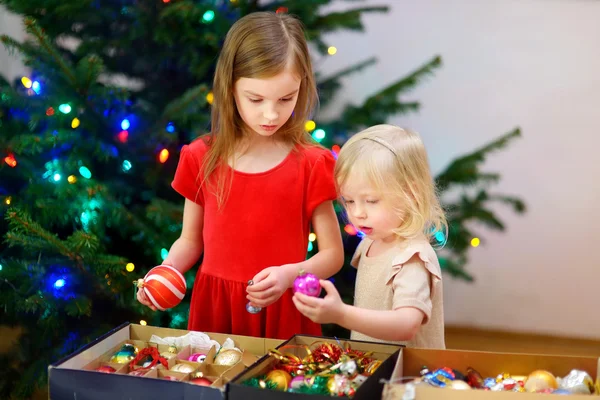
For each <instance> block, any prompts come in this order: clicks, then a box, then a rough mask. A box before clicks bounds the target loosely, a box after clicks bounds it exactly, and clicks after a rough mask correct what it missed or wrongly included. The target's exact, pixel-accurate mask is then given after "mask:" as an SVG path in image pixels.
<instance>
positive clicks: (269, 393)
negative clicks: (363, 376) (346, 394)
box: [227, 335, 401, 400]
mask: <svg viewBox="0 0 600 400" xmlns="http://www.w3.org/2000/svg"><path fill="white" fill-rule="evenodd" d="M322 343H333V344H337V345H340V346H341V347H342V348H347V346H350V347H351V348H352V349H353V350H359V351H364V352H371V353H372V354H371V356H370V357H372V358H374V359H378V360H382V361H383V362H382V364H381V365H380V366H379V367H378V368H377V370H375V372H374V373H373V375H371V376H370V377H369V378H368V379H367V380H365V381H364V382H363V383H362V385H361V386H360V387H359V389H358V390H357V391H356V394H355V395H354V397H353V398H354V399H355V400H366V399H369V400H372V399H379V398H381V392H382V390H383V384H382V383H381V381H382V379H384V378H389V377H390V376H391V374H392V371H393V369H394V366H395V364H396V360H397V357H398V351H399V349H400V348H401V346H399V345H395V344H383V343H371V342H363V341H356V340H337V339H335V338H325V337H318V336H308V335H295V336H294V337H292V338H291V339H290V340H288V341H286V342H284V343H282V344H281V345H279V346H277V350H280V351H281V353H284V354H285V353H287V354H293V355H296V356H298V357H300V358H304V357H306V355H307V354H306V350H305V349H304V348H303V346H308V347H309V348H311V349H313V345H316V344H322ZM277 362H278V360H277V359H276V358H275V357H273V356H271V355H267V356H265V357H263V358H261V359H260V360H258V361H257V362H256V363H255V364H254V365H252V366H251V367H250V368H248V369H246V370H244V371H243V372H242V373H241V374H239V375H238V376H236V377H235V378H233V380H231V381H230V382H229V385H228V389H227V398H228V399H230V400H249V399H260V400H281V399H284V400H285V399H287V400H325V399H331V396H322V395H315V394H302V393H291V392H281V391H277V390H269V389H260V388H256V387H250V386H246V385H244V384H243V382H244V381H246V380H248V379H250V378H253V377H258V376H261V375H264V374H265V373H266V372H267V371H269V370H270V369H272V367H273V366H274V365H275V364H276V363H277Z"/></svg>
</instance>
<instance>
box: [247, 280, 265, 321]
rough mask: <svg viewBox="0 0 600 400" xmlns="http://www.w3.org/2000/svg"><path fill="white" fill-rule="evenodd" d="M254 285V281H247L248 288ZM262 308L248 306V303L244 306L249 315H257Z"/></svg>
mask: <svg viewBox="0 0 600 400" xmlns="http://www.w3.org/2000/svg"><path fill="white" fill-rule="evenodd" d="M252 285H254V281H253V280H252V279H250V280H249V281H248V286H252ZM261 310H262V308H261V307H255V306H253V305H252V304H250V302H248V304H246V311H248V312H249V313H250V314H258V313H259V312H261Z"/></svg>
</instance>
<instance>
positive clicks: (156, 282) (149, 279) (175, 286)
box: [136, 265, 187, 311]
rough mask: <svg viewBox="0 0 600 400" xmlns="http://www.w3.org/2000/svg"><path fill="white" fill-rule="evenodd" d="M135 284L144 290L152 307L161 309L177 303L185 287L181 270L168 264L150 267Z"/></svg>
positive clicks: (182, 295)
mask: <svg viewBox="0 0 600 400" xmlns="http://www.w3.org/2000/svg"><path fill="white" fill-rule="evenodd" d="M136 284H137V287H138V288H141V289H143V290H144V293H145V294H146V296H147V297H148V299H149V300H150V302H151V303H152V304H153V305H154V307H156V308H157V309H159V310H161V311H164V310H166V309H168V308H173V307H175V306H176V305H177V304H179V303H180V302H181V300H183V297H184V296H185V291H186V289H187V286H186V283H185V278H184V277H183V275H182V274H181V272H179V271H178V270H176V269H175V268H173V267H171V266H170V265H159V266H156V267H154V268H152V269H151V270H150V271H148V273H147V274H146V276H145V277H144V279H138V280H137V283H136Z"/></svg>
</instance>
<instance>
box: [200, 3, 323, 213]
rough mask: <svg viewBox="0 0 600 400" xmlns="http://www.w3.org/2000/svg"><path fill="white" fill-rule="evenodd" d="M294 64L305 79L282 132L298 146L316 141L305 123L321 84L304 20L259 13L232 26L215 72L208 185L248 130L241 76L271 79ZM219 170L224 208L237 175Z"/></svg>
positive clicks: (206, 167) (219, 192)
mask: <svg viewBox="0 0 600 400" xmlns="http://www.w3.org/2000/svg"><path fill="white" fill-rule="evenodd" d="M290 66H291V67H292V69H293V71H294V72H295V73H296V74H297V75H298V76H299V77H300V79H301V83H300V89H299V91H298V100H297V102H296V106H295V108H294V112H293V113H292V116H291V117H290V119H289V120H288V121H287V122H286V123H285V124H284V125H283V126H282V127H281V128H280V129H279V130H278V131H277V135H278V136H280V137H283V139H284V140H286V141H287V142H289V143H292V144H294V147H295V145H297V144H300V145H308V144H310V143H311V139H310V135H309V134H308V133H307V132H306V131H305V130H304V123H305V121H306V120H308V119H309V118H310V114H311V112H312V110H313V109H314V108H315V105H316V102H317V88H316V83H315V79H314V76H313V70H312V64H311V61H310V55H309V52H308V45H307V43H306V39H305V36H304V29H303V25H302V23H301V22H300V21H299V20H298V19H296V18H294V17H292V16H290V15H287V14H276V13H274V12H256V13H252V14H248V15H246V16H245V17H243V18H241V19H239V20H238V21H236V22H235V23H234V24H233V26H232V27H231V29H230V30H229V32H228V33H227V36H226V37H225V43H224V44H223V48H222V50H221V54H220V55H219V59H218V61H217V66H216V70H215V76H214V82H213V94H214V99H213V104H212V115H211V133H210V136H209V140H208V144H209V150H208V153H207V155H206V157H205V162H204V166H203V167H204V176H203V183H208V182H209V177H210V175H211V174H212V173H213V172H215V171H217V169H218V167H219V165H227V163H228V160H230V159H231V158H232V157H233V155H234V153H235V146H236V143H237V142H238V140H239V139H241V138H243V137H244V135H246V134H247V133H248V132H247V129H248V128H247V127H246V125H245V123H244V122H243V120H242V118H241V117H240V115H239V113H238V110H237V107H236V105H235V99H234V96H233V93H234V85H235V83H236V82H237V80H238V79H240V78H258V79H264V78H270V77H273V76H275V75H277V74H279V73H281V72H283V71H284V70H286V68H289V67H290ZM218 172H219V173H218V180H217V187H216V190H215V194H216V196H217V200H218V203H219V206H221V205H223V204H224V202H225V199H226V197H227V193H228V190H229V188H230V187H231V179H232V178H233V174H231V173H229V174H228V173H227V172H228V169H227V168H220V171H218ZM228 175H229V184H227V176H228Z"/></svg>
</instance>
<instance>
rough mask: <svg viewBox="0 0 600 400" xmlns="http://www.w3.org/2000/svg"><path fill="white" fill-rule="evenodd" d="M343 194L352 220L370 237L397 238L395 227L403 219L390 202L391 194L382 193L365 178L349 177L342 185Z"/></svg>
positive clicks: (357, 227) (376, 238)
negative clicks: (394, 231)
mask: <svg viewBox="0 0 600 400" xmlns="http://www.w3.org/2000/svg"><path fill="white" fill-rule="evenodd" d="M340 191H341V193H340V194H341V196H342V199H343V201H344V204H345V206H346V211H347V213H348V218H349V219H350V222H351V223H352V224H353V225H354V226H355V227H356V229H358V230H359V231H361V232H363V233H364V234H365V235H366V236H367V237H368V238H369V239H372V240H382V241H385V242H391V241H393V240H395V239H396V236H395V235H394V233H393V229H396V228H398V227H399V226H400V223H401V222H402V220H401V219H400V216H399V215H398V214H397V213H396V212H395V211H394V209H393V207H392V205H391V204H390V202H389V200H390V199H389V196H386V195H385V194H383V193H381V191H379V190H377V188H375V187H373V185H371V184H370V182H367V181H365V180H363V179H353V177H352V176H350V177H349V179H347V181H346V183H345V184H344V185H343V186H342V187H341V190H340Z"/></svg>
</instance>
